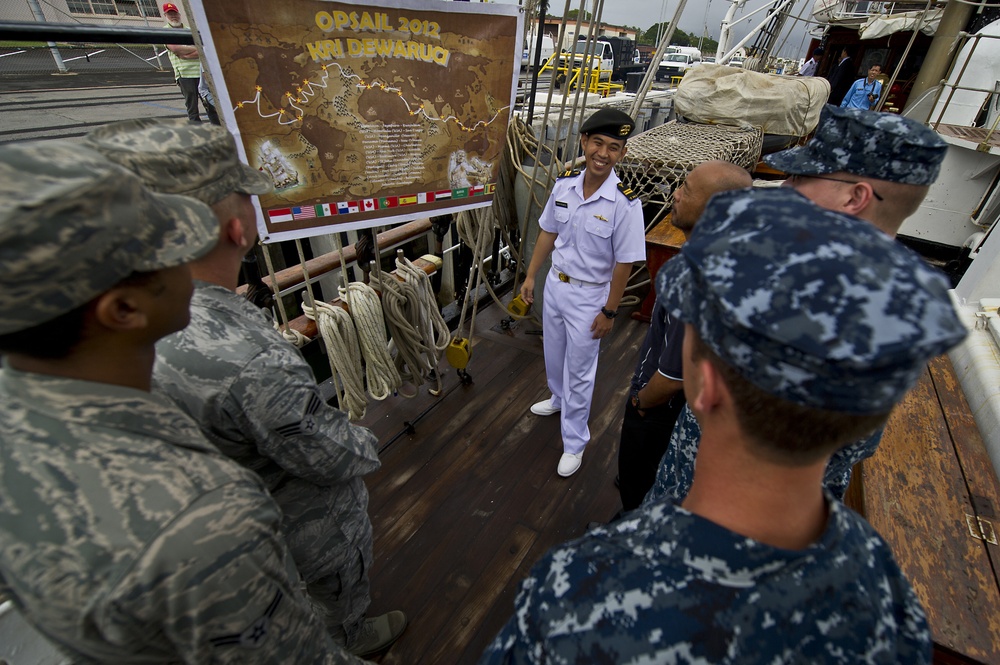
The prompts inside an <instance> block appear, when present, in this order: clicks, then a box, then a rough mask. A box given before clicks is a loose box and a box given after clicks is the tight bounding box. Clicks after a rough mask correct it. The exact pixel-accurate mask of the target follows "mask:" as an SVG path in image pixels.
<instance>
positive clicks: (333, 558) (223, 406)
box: [86, 119, 380, 644]
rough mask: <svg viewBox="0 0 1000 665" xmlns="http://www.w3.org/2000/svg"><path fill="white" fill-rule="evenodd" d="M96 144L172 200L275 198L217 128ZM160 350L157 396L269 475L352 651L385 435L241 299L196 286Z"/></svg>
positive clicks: (164, 130) (305, 571) (103, 131)
mask: <svg viewBox="0 0 1000 665" xmlns="http://www.w3.org/2000/svg"><path fill="white" fill-rule="evenodd" d="M86 142H87V143H88V144H89V145H91V146H93V147H95V148H96V149H97V150H99V151H100V152H102V153H103V154H104V155H105V156H107V157H108V158H109V159H111V160H112V161H113V162H115V163H118V164H121V165H122V166H125V167H127V168H128V169H129V170H131V171H133V172H135V173H137V174H139V176H140V177H141V178H142V179H143V180H144V181H145V182H146V183H147V184H148V185H149V186H151V187H153V188H154V189H156V190H157V191H161V192H170V193H174V194H186V195H189V196H193V197H195V198H197V199H199V200H202V201H205V202H206V203H210V204H214V203H217V202H218V201H220V200H222V199H223V198H225V197H226V196H228V195H230V194H231V193H233V192H240V193H244V194H262V193H265V192H269V191H271V189H272V188H273V184H272V183H271V181H270V179H269V178H268V177H267V176H265V175H264V174H262V173H260V172H258V171H255V170H254V169H251V168H250V167H248V166H245V165H243V164H241V163H240V162H239V161H238V159H237V153H236V148H235V141H234V139H233V137H232V136H231V135H230V134H229V133H228V132H225V131H222V130H219V129H213V128H211V127H192V126H190V125H188V124H186V123H184V122H181V121H174V122H166V121H160V120H154V119H141V120H135V121H126V122H119V123H114V124H110V125H105V126H104V127H101V128H100V129H97V130H95V131H94V132H91V134H89V135H88V137H87V139H86ZM156 350H157V361H156V365H155V368H154V381H155V389H156V390H158V391H162V392H164V393H166V394H167V395H168V396H169V397H170V398H171V399H172V400H173V401H174V402H176V403H177V404H178V405H179V406H180V407H181V409H182V410H184V412H185V413H187V414H188V415H190V416H191V417H192V418H194V420H195V421H196V422H198V423H199V425H200V426H201V428H202V431H203V432H204V433H205V436H207V437H208V439H209V441H211V442H212V443H213V444H215V445H216V446H217V447H218V448H219V450H221V451H222V452H223V453H225V454H226V455H228V456H229V457H231V458H232V459H234V460H236V461H237V462H239V463H240V464H242V465H243V466H245V467H246V468H248V469H250V470H252V471H255V472H257V473H258V474H260V476H261V478H262V479H263V480H264V484H265V486H266V487H267V489H268V490H269V491H270V492H271V495H272V496H273V497H274V498H275V500H276V501H277V502H278V505H279V506H280V507H281V510H282V513H283V515H284V518H283V520H282V528H283V530H284V532H285V535H286V538H287V540H288V546H289V549H290V550H291V552H292V556H293V557H294V559H295V563H296V565H297V566H298V569H299V571H300V572H301V573H302V576H303V578H304V579H305V582H306V585H307V587H308V590H309V595H310V597H311V598H312V599H313V601H315V603H316V605H317V611H319V612H320V614H321V616H322V617H323V618H324V621H325V622H326V624H327V626H328V628H329V629H330V630H331V632H332V634H333V636H334V638H335V639H337V640H338V641H341V642H344V643H346V644H351V643H352V642H353V641H354V640H355V638H356V637H357V633H358V630H359V628H360V627H361V622H362V620H363V619H364V616H365V612H366V611H367V609H368V605H369V604H370V601H371V599H370V595H369V582H368V571H369V569H370V568H371V564H372V526H371V521H370V520H369V518H368V490H367V489H366V487H365V484H364V481H363V480H362V479H361V476H363V475H365V474H368V473H371V472H373V471H375V470H377V469H378V468H379V466H380V463H379V461H378V453H377V451H376V449H375V445H376V443H377V440H376V438H375V435H374V434H372V433H371V431H370V430H368V429H365V428H363V427H358V426H355V425H351V424H350V423H349V422H348V420H347V416H346V414H344V413H343V412H342V411H340V410H338V409H335V408H332V407H330V406H328V405H327V404H326V403H325V402H324V401H323V399H322V397H321V396H320V392H319V387H318V386H317V385H316V379H315V377H314V376H313V373H312V370H311V369H310V367H309V365H308V364H307V363H306V361H305V360H304V359H303V358H302V355H301V354H300V353H299V351H298V350H297V349H296V348H295V347H293V346H292V345H290V344H288V343H287V342H286V341H285V340H283V339H282V338H281V337H280V336H279V335H278V334H277V333H276V332H275V330H274V329H273V328H272V327H271V324H270V323H269V322H268V320H267V319H266V318H265V317H264V315H263V314H262V313H261V311H260V310H259V309H257V308H256V307H254V306H253V305H251V304H250V303H249V302H247V301H246V300H245V299H244V298H242V297H240V296H238V295H237V294H235V293H233V292H232V291H230V290H229V289H226V288H223V287H221V286H216V285H213V284H209V283H207V282H196V284H195V292H194V296H193V297H192V300H191V323H190V324H189V325H188V327H187V328H185V329H184V330H182V331H180V332H177V333H175V334H173V335H170V336H168V337H165V338H164V339H162V340H160V341H159V342H158V343H157V347H156Z"/></svg>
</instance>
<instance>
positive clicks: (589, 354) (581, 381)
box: [542, 270, 611, 454]
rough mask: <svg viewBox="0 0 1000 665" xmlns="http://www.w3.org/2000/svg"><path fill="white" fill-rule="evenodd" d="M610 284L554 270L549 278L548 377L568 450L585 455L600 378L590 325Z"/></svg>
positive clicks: (545, 334)
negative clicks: (567, 277) (572, 279)
mask: <svg viewBox="0 0 1000 665" xmlns="http://www.w3.org/2000/svg"><path fill="white" fill-rule="evenodd" d="M610 290H611V284H610V283H606V284H600V285H596V286H582V285H578V284H570V283H568V282H561V281H559V275H558V273H557V272H556V271H555V270H553V271H551V272H550V273H549V274H548V276H547V278H546V280H545V291H544V297H545V304H544V307H543V309H542V326H543V348H544V350H545V377H546V380H547V382H548V386H549V391H551V393H552V404H553V406H556V407H560V408H561V409H562V410H561V411H560V413H559V424H560V429H561V431H562V441H563V452H567V453H572V454H576V453H582V452H583V449H584V448H586V446H587V443H589V442H590V428H589V427H588V426H587V420H589V419H590V402H591V398H592V397H593V395H594V379H595V378H596V376H597V355H598V353H599V352H600V350H601V340H599V339H594V333H593V331H591V329H590V326H591V325H592V324H593V323H594V318H595V317H596V316H597V315H598V314H599V313H600V312H601V308H602V307H604V305H605V303H606V302H607V300H608V292H609V291H610Z"/></svg>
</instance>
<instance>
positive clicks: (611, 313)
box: [601, 307, 618, 319]
mask: <svg viewBox="0 0 1000 665" xmlns="http://www.w3.org/2000/svg"><path fill="white" fill-rule="evenodd" d="M601 314H603V315H604V316H606V317H608V318H609V319H613V318H615V317H616V316H618V310H617V309H608V308H607V307H602V308H601Z"/></svg>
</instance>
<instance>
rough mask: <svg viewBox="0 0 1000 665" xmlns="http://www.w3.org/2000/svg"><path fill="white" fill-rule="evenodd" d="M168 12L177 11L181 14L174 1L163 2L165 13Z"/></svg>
mask: <svg viewBox="0 0 1000 665" xmlns="http://www.w3.org/2000/svg"><path fill="white" fill-rule="evenodd" d="M167 12H177V13H178V14H180V11H178V10H177V5H175V4H174V3H172V2H164V3H163V13H164V14H166V13H167Z"/></svg>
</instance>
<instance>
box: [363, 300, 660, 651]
mask: <svg viewBox="0 0 1000 665" xmlns="http://www.w3.org/2000/svg"><path fill="white" fill-rule="evenodd" d="M490 309H494V308H490ZM480 316H481V317H482V320H481V321H477V328H478V329H480V330H481V331H487V330H488V329H489V326H490V325H493V324H494V323H495V322H496V321H498V320H499V318H501V316H502V313H501V312H499V310H496V311H494V312H492V313H490V312H489V310H486V311H484V312H481V313H480ZM490 319H492V323H491V322H490ZM622 319H624V320H622ZM622 319H620V320H619V322H618V323H617V324H616V326H615V329H614V330H613V333H612V335H611V336H609V338H607V339H606V340H605V342H604V343H603V344H602V350H601V359H600V363H599V366H598V368H599V369H598V380H597V388H596V390H595V394H594V408H593V410H592V415H591V422H590V424H591V429H592V436H593V440H592V443H591V445H590V446H588V450H587V455H586V458H585V460H584V463H583V467H582V468H581V470H580V471H579V472H577V473H576V474H575V475H574V476H572V477H571V478H559V477H558V476H557V475H556V473H555V467H556V463H557V462H558V459H559V454H560V453H561V450H562V446H561V443H560V441H559V420H558V418H555V417H549V418H540V417H538V416H535V415H533V414H531V413H530V412H529V411H528V407H529V406H530V405H531V404H532V403H533V402H535V401H537V400H538V399H543V398H544V397H545V396H546V394H547V389H546V388H545V374H544V363H543V358H542V355H541V353H540V350H541V339H540V338H539V337H538V336H533V335H525V334H524V333H525V330H526V329H531V328H533V326H524V327H520V328H519V329H518V330H516V331H514V332H513V333H512V334H511V335H508V334H507V333H506V332H496V331H490V332H489V333H488V334H477V336H476V338H475V339H474V340H473V362H472V363H471V364H470V367H469V371H470V372H471V373H472V375H473V377H474V378H475V384H474V385H472V386H463V387H460V388H456V389H454V390H452V391H451V392H449V393H448V394H447V395H446V396H444V397H443V398H441V399H439V400H438V401H437V402H434V407H433V409H431V410H430V411H429V412H428V413H427V415H425V416H424V417H423V419H422V420H421V421H420V422H418V423H417V424H416V432H415V433H414V434H412V435H406V436H403V437H401V438H400V439H399V440H398V441H397V443H396V444H394V445H393V446H392V447H390V448H389V449H388V450H387V451H386V452H385V454H384V455H383V459H382V462H383V466H382V469H381V470H380V471H378V472H377V473H376V474H373V475H372V476H370V477H369V478H368V481H369V482H368V485H369V491H370V494H371V503H370V511H369V514H370V515H371V516H372V523H373V527H374V529H375V565H374V567H373V570H372V576H371V580H372V607H371V608H370V614H373V615H374V614H379V613H381V612H384V611H387V610H390V609H402V610H403V611H404V612H406V613H407V615H408V616H409V617H410V619H411V626H410V628H408V629H407V632H406V633H405V634H404V635H403V636H402V637H401V638H400V640H399V641H398V642H397V643H396V644H395V645H394V646H393V647H392V649H391V650H390V651H389V652H388V654H387V655H386V656H385V657H384V659H383V661H382V662H384V663H434V664H435V665H437V664H438V663H441V664H442V665H444V664H447V663H466V662H475V660H476V659H477V658H478V656H479V654H480V653H481V652H482V650H483V649H484V648H485V647H486V645H487V644H488V643H489V641H490V640H492V638H493V636H494V635H495V634H496V632H497V631H498V630H499V629H500V627H501V626H502V624H503V623H504V622H505V621H506V619H507V617H509V616H510V615H511V614H512V613H513V609H514V608H513V600H514V596H515V594H516V592H517V588H518V587H519V585H520V582H521V580H522V579H523V578H524V576H525V575H526V574H527V572H528V570H529V569H530V567H531V566H532V565H533V564H534V562H535V560H536V559H537V558H538V556H540V555H541V554H542V553H544V552H545V551H546V550H548V549H549V548H551V547H552V546H554V545H556V544H558V543H561V542H563V541H565V540H567V539H569V538H573V537H577V536H580V535H582V534H583V532H584V530H585V527H586V524H587V522H589V521H592V520H607V519H608V518H609V517H611V515H612V514H613V513H614V512H615V511H616V510H617V509H618V508H619V503H618V494H617V490H616V489H615V488H614V485H613V482H612V481H613V479H614V476H615V473H616V471H617V442H618V433H619V428H620V424H621V415H622V411H623V408H624V394H625V390H626V386H627V382H628V377H629V376H630V375H631V370H632V366H633V363H634V361H635V354H636V353H637V348H638V343H639V341H641V338H642V336H643V335H644V334H645V331H646V330H647V326H645V325H644V324H640V323H636V322H634V321H631V320H629V319H627V318H624V317H622ZM532 347H534V349H533V348H532ZM410 401H411V402H415V401H416V400H410ZM418 406H419V405H414V406H413V407H412V408H411V407H409V405H407V408H408V409H410V411H412V412H414V413H417V412H419V410H420V409H423V408H426V407H424V406H420V407H419V408H418ZM380 408H382V407H380ZM390 412H391V408H389V407H385V413H390ZM372 415H373V417H374V418H375V420H376V421H381V420H382V419H383V415H384V414H379V413H377V412H373V414H372ZM385 429H386V428H383V430H385ZM380 436H381V434H380Z"/></svg>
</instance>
